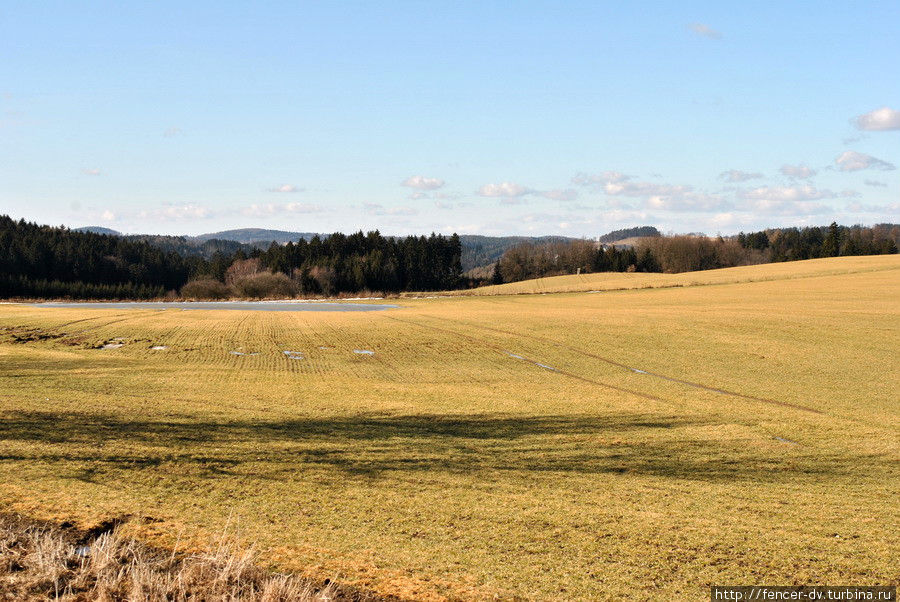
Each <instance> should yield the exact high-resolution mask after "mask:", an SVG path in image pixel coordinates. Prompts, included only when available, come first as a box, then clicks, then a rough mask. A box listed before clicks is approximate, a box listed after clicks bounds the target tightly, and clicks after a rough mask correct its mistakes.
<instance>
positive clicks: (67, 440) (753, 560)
mask: <svg viewBox="0 0 900 602" xmlns="http://www.w3.org/2000/svg"><path fill="white" fill-rule="evenodd" d="M890 261H894V262H896V258H887V259H885V258H883V257H874V258H862V259H856V258H853V264H852V265H850V264H848V262H845V261H844V260H843V258H841V259H837V260H831V261H825V262H807V263H802V264H790V265H789V264H783V265H778V266H755V268H753V269H756V270H758V271H757V272H753V270H752V269H751V268H741V269H742V270H744V269H746V270H747V271H746V272H743V276H741V277H742V278H744V279H745V280H753V279H760V280H761V281H756V282H754V281H745V282H739V283H732V284H726V283H722V284H720V285H717V286H684V287H673V288H654V289H639V290H622V291H614V292H604V293H601V294H559V295H509V296H484V297H464V298H449V299H446V298H442V299H421V300H401V301H399V302H398V303H399V304H400V305H402V306H403V307H401V308H399V309H394V310H389V311H384V312H366V313H361V312H358V313H324V312H299V313H292V312H240V311H222V312H215V311H178V310H165V311H156V310H115V309H112V310H111V309H90V308H84V309H82V308H78V309H46V308H32V307H22V306H11V305H0V408H2V410H0V508H6V509H10V510H14V511H17V512H19V513H22V514H25V515H28V516H32V517H38V518H46V519H55V520H57V521H63V520H70V521H72V522H74V523H76V524H77V525H78V526H79V527H82V528H90V527H91V526H92V525H95V524H96V523H97V522H99V521H102V520H104V519H108V518H109V517H114V516H119V515H122V514H130V515H134V516H137V517H144V520H135V521H132V522H129V523H126V524H124V525H122V526H121V529H122V532H123V535H127V536H136V537H138V538H139V539H140V540H141V541H146V542H148V543H150V544H152V545H154V546H159V547H161V548H172V547H173V546H175V545H176V544H177V546H178V548H179V549H185V548H186V547H187V546H188V545H189V544H190V549H202V545H203V543H204V542H206V541H208V538H209V537H210V536H212V535H214V534H217V533H221V532H222V530H223V528H224V526H225V524H226V523H227V522H228V519H229V516H230V515H234V517H235V521H237V522H238V523H239V524H240V526H241V531H240V533H239V534H238V536H236V539H237V540H238V541H239V542H240V545H241V546H242V548H243V547H248V546H250V545H255V546H256V549H258V551H259V564H260V566H262V567H263V568H265V569H272V570H276V571H280V572H288V573H302V574H303V575H304V576H309V577H314V578H318V579H322V578H325V577H329V578H334V577H337V578H338V581H339V582H340V583H346V584H348V585H351V586H353V587H358V588H360V589H365V590H367V591H375V592H377V593H378V594H382V595H388V594H393V595H397V596H400V597H403V598H406V599H417V600H419V599H432V600H439V599H447V598H451V599H460V598H462V599H485V598H490V597H492V596H494V595H498V596H501V597H512V596H520V597H524V598H531V599H541V600H546V599H561V600H562V599H627V598H638V599H645V598H668V599H678V600H681V599H699V598H700V597H702V596H708V590H706V589H705V587H706V586H708V585H709V584H712V583H830V584H845V583H846V584H874V583H896V582H897V581H898V577H900V575H898V572H897V563H896V559H897V558H898V557H900V538H898V537H897V525H898V524H900V507H898V505H897V503H896V500H897V496H898V494H900V468H898V467H900V408H898V405H897V391H898V390H900V367H898V362H897V349H898V348H900V278H898V270H897V269H896V268H894V269H888V267H889V262H890ZM776 269H777V270H788V269H793V270H794V271H793V272H790V271H788V272H783V273H782V274H781V275H782V276H783V278H782V279H780V280H776V279H772V278H773V277H774V276H773V272H772V270H776ZM853 270H855V271H853ZM723 272H725V271H723ZM713 276H714V275H713ZM682 277H684V278H688V279H689V278H697V279H703V278H710V277H712V276H711V275H710V274H709V273H701V274H693V275H682ZM729 277H730V278H732V277H733V276H729ZM118 338H121V339H122V340H121V341H120V342H122V343H123V346H122V347H120V348H116V349H101V348H98V347H99V346H100V345H101V344H102V343H105V342H110V341H113V340H114V339H118ZM155 346H165V347H166V349H165V350H162V351H160V350H154V349H153V347H155ZM233 350H236V351H242V352H246V353H248V355H240V356H238V355H233V354H231V353H230V352H231V351H233ZM286 350H290V351H297V352H301V353H302V354H303V357H304V359H302V360H294V359H291V357H290V356H288V355H285V354H284V351H286ZM354 350H372V351H374V354H373V355H360V354H356V353H354ZM249 353H257V354H258V355H249ZM510 354H512V355H510ZM513 356H518V357H513ZM519 358H524V359H519ZM539 364H542V365H544V366H549V367H552V368H555V370H550V369H547V368H544V367H541V365H539ZM632 368H635V369H639V370H642V371H643V372H635V371H634V370H632ZM662 376H665V377H670V378H671V379H674V380H666V379H665V378H661V377H662ZM697 385H704V386H705V387H706V388H703V387H699V386H697ZM179 540H180V541H179Z"/></svg>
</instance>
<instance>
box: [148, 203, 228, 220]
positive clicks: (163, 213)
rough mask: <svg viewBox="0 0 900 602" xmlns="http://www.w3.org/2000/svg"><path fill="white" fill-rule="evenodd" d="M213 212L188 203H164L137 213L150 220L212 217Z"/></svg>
mask: <svg viewBox="0 0 900 602" xmlns="http://www.w3.org/2000/svg"><path fill="white" fill-rule="evenodd" d="M212 216H213V212H212V211H210V210H209V209H208V208H206V207H201V206H200V205H195V204H193V203H188V204H184V205H164V206H162V207H160V208H158V209H150V210H146V209H145V210H144V211H141V212H139V213H138V217H139V218H141V219H150V220H163V221H170V220H182V219H203V218H207V217H212Z"/></svg>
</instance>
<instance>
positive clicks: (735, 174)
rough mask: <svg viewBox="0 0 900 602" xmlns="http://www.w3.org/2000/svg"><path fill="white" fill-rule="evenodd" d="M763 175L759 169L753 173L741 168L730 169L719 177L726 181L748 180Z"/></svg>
mask: <svg viewBox="0 0 900 602" xmlns="http://www.w3.org/2000/svg"><path fill="white" fill-rule="evenodd" d="M762 177H763V175H762V174H761V173H759V172H757V171H754V172H752V173H751V172H746V171H741V170H739V169H729V170H728V171H723V172H722V173H720V174H719V179H720V180H725V181H726V182H746V181H747V180H758V179H760V178H762Z"/></svg>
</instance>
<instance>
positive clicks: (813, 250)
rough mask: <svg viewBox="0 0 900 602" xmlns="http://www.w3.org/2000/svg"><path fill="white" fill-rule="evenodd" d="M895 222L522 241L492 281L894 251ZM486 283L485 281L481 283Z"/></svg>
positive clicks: (899, 228)
mask: <svg viewBox="0 0 900 602" xmlns="http://www.w3.org/2000/svg"><path fill="white" fill-rule="evenodd" d="M898 242H900V225H898V224H877V225H875V226H872V227H864V226H849V227H848V226H839V225H838V224H837V223H832V224H831V225H830V226H822V227H806V228H777V229H769V230H761V231H759V232H751V233H744V232H741V233H740V234H738V235H736V236H729V237H727V238H726V237H722V236H718V237H707V236H694V235H682V236H660V235H651V236H648V237H646V238H644V239H643V240H641V241H639V242H637V244H635V245H615V244H603V243H596V242H594V241H588V240H576V241H569V242H554V243H548V244H531V243H526V244H521V245H518V246H516V247H513V248H511V249H509V250H507V251H506V252H505V253H504V254H503V256H502V257H501V258H500V260H499V261H498V262H497V263H496V264H495V267H494V273H493V278H492V279H491V281H490V282H491V283H493V284H501V283H503V282H516V281H519V280H526V279H529V278H540V277H546V276H557V275H563V274H576V273H587V272H665V273H677V272H690V271H697V270H711V269H716V268H728V267H735V266H739V265H752V264H758V263H770V262H779V261H794V260H800V259H815V258H820V257H838V256H842V255H880V254H890V253H897V247H898ZM486 283H487V282H486Z"/></svg>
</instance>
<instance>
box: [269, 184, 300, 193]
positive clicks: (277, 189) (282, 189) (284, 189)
mask: <svg viewBox="0 0 900 602" xmlns="http://www.w3.org/2000/svg"><path fill="white" fill-rule="evenodd" d="M302 191H303V188H299V187H297V186H294V185H293V184H281V185H279V186H274V187H272V188H269V192H302Z"/></svg>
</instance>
